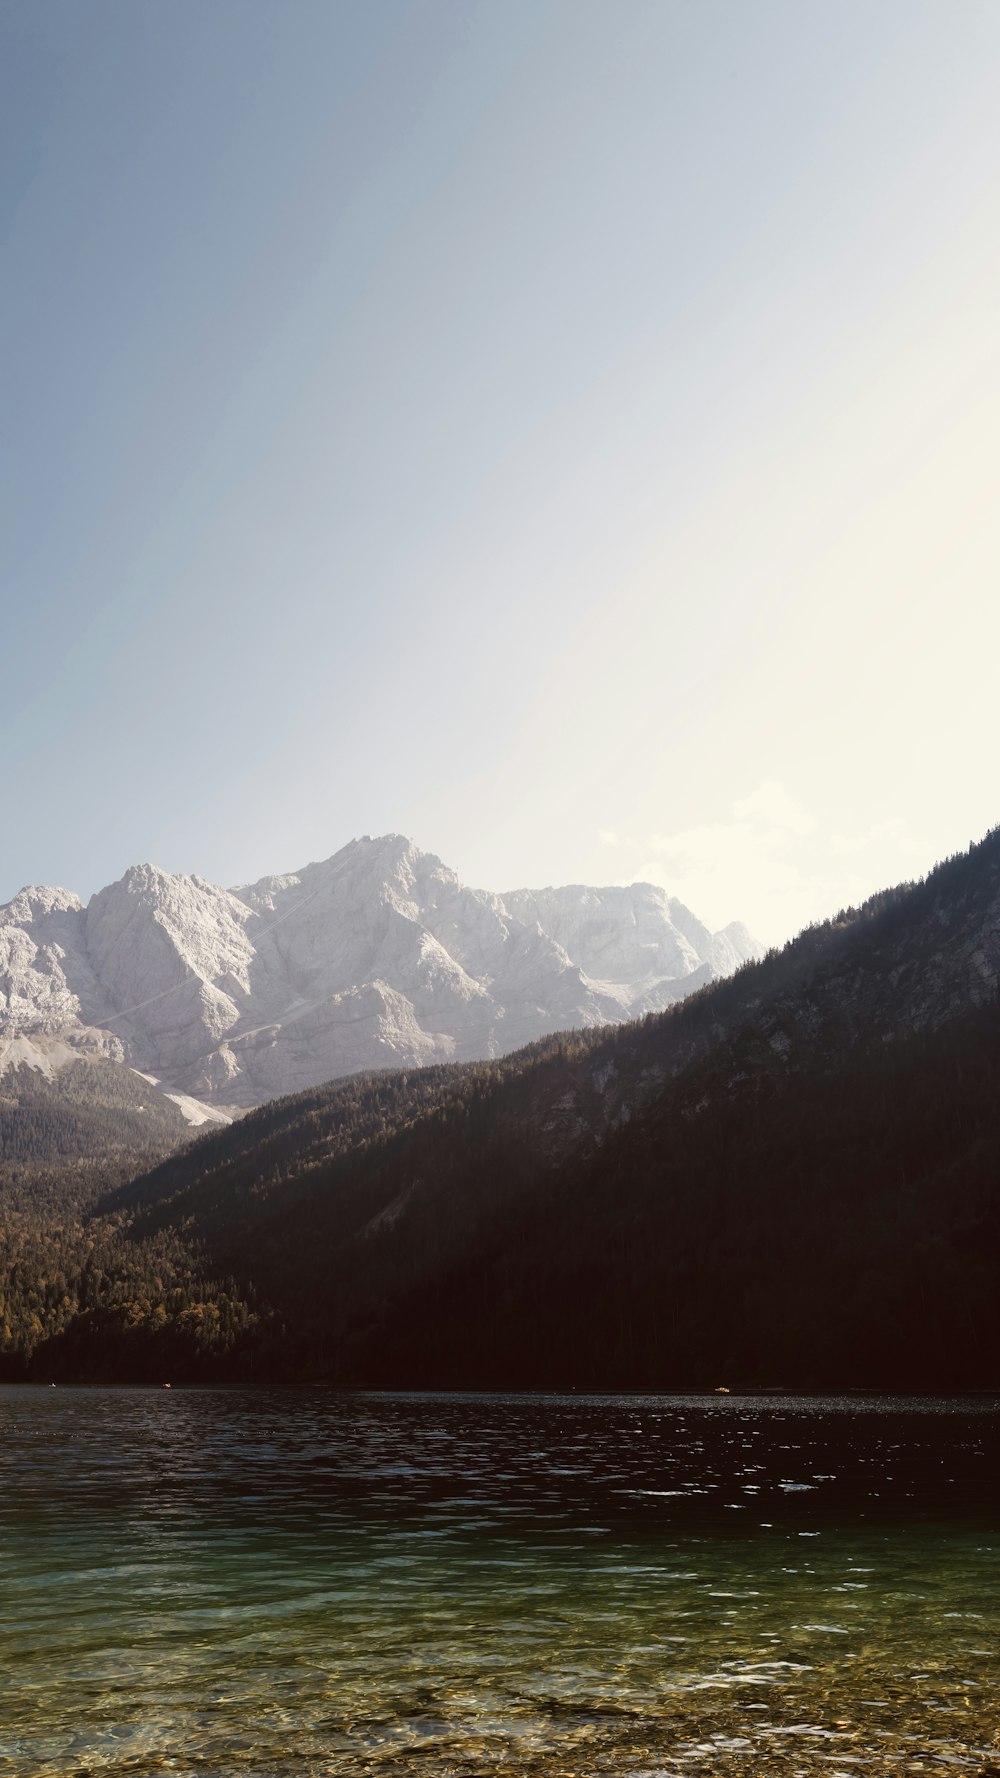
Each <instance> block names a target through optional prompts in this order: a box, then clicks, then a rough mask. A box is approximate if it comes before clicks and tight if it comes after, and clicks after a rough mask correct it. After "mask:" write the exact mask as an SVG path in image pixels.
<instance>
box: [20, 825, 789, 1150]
mask: <svg viewBox="0 0 1000 1778" xmlns="http://www.w3.org/2000/svg"><path fill="white" fill-rule="evenodd" d="M759 954H760V947H759V946H758V945H757V944H756V943H755V941H754V940H753V939H752V938H751V937H750V934H749V933H748V932H747V931H746V928H745V927H743V926H741V925H739V924H734V925H732V926H728V927H726V928H725V930H724V931H723V932H720V933H714V934H713V933H711V932H709V931H708V929H707V928H706V927H705V926H703V925H702V924H701V922H700V921H699V920H697V919H696V918H695V916H694V915H693V914H692V913H691V912H690V911H689V910H688V909H687V908H685V907H684V906H683V905H682V904H681V903H680V902H678V901H676V900H675V899H674V898H672V897H670V896H668V895H667V894H666V892H665V891H664V890H662V889H659V888H656V887H654V886H653V885H651V884H648V883H637V884H633V885H631V887H629V888H608V889H590V888H585V887H579V888H575V887H574V888H562V889H542V890H527V889H523V890H517V891H515V892H514V893H512V894H509V895H504V896H498V895H492V894H488V893H484V892H482V891H480V890H476V889H469V888H467V887H466V886H465V885H464V884H463V883H462V882H460V881H459V878H458V877H457V876H456V875H455V872H454V871H451V870H449V869H448V868H447V867H446V866H445V865H443V864H442V863H441V861H440V859H438V858H435V857H433V856H432V855H431V854H429V853H425V852H421V851H419V850H418V848H417V847H416V846H414V845H413V844H412V842H411V841H409V840H406V839H403V838H402V837H400V836H399V835H389V836H387V837H384V838H381V839H369V838H365V839H360V840H354V841H352V842H351V843H350V845H347V846H345V847H344V848H343V849H342V850H341V851H340V852H337V853H336V854H335V855H334V856H333V857H332V858H329V859H327V860H326V861H325V863H322V864H310V865H307V866H306V868H305V869H304V870H301V871H296V872H294V873H291V874H289V875H285V876H275V877H264V878H262V879H261V881H260V882H259V883H253V884H250V885H244V886H242V887H239V888H236V889H221V888H219V887H217V886H216V885H215V884H213V883H208V882H206V881H205V880H204V878H202V877H198V876H191V877H187V876H171V875H170V874H169V873H168V872H166V871H161V870H158V869H157V868H156V867H155V866H154V865H149V864H143V865H136V866H134V867H133V868H132V869H131V870H129V871H126V873H125V875H124V876H123V877H122V878H121V880H120V881H119V882H117V883H112V884H110V885H109V886H108V887H107V888H106V889H101V890H100V891H99V892H98V893H97V894H96V895H94V896H93V897H92V898H91V900H90V901H89V903H87V905H86V906H84V904H83V903H82V902H81V901H80V900H79V898H78V897H77V896H75V895H72V894H71V893H69V892H68V891H66V890H62V889H42V888H29V889H23V890H22V891H21V893H20V894H19V895H17V896H16V897H15V898H14V900H13V901H12V902H10V903H8V904H7V906H6V907H0V1070H2V1069H3V1068H4V1067H5V1066H11V1065H15V1064H16V1063H18V1062H22V1061H23V1062H28V1063H30V1064H31V1065H33V1066H36V1067H42V1068H44V1069H45V1070H46V1071H47V1072H48V1071H51V1069H52V1068H53V1067H58V1066H59V1065H61V1063H62V1062H64V1061H66V1060H69V1059H70V1058H72V1057H74V1056H79V1055H98V1056H102V1057H105V1058H108V1059H111V1060H116V1061H119V1062H123V1063H125V1064H127V1065H128V1066H130V1067H132V1068H134V1069H135V1070H137V1071H139V1072H141V1073H143V1074H145V1075H146V1076H147V1077H148V1078H149V1079H150V1080H151V1082H152V1083H153V1084H156V1085H158V1086H160V1087H161V1088H162V1089H163V1090H165V1091H167V1092H169V1093H170V1094H171V1095H173V1096H176V1097H177V1098H178V1099H179V1100H184V1101H185V1109H186V1110H187V1111H188V1115H190V1116H191V1117H192V1119H194V1118H197V1117H200V1116H203V1115H204V1116H210V1115H212V1112H211V1110H210V1109H209V1108H212V1107H216V1108H226V1107H228V1108H240V1107H248V1106H252V1105H257V1104H260V1103H261V1102H262V1101H263V1100H265V1099H270V1098H274V1097H276V1096H277V1095H279V1094H283V1093H290V1092H295V1091H298V1090H299V1089H301V1088H304V1087H309V1086H314V1085H317V1084H318V1083H319V1082H321V1081H325V1080H329V1079H333V1078H334V1077H335V1076H337V1075H344V1074H352V1073H356V1072H358V1071H359V1070H362V1069H368V1068H384V1067H390V1066H397V1067H402V1066H412V1065H414V1064H419V1063H426V1062H437V1061H449V1060H469V1059H472V1058H476V1057H483V1056H495V1055H500V1054H502V1053H503V1052H505V1051H508V1050H512V1049H516V1048H518V1047H519V1046H520V1045H521V1044H524V1043H527V1042H530V1041H531V1040H532V1039H534V1038H536V1037H540V1036H542V1035H544V1034H545V1033H546V1032H549V1031H553V1030H557V1029H560V1028H566V1027H570V1026H582V1025H597V1024H603V1023H607V1022H617V1021H620V1020H622V1019H626V1018H631V1017H634V1016H636V1015H637V1014H639V1013H644V1012H647V1011H651V1010H656V1009H658V1008H661V1007H664V1006H667V1005H669V1004H670V1003H671V1002H672V1001H674V1000H678V999H681V998H682V997H683V996H684V995H685V994H688V993H690V992H691V991H692V989H694V988H696V987H700V986H701V985H702V984H703V983H705V982H707V981H709V980H710V979H711V978H712V977H713V976H716V975H723V974H727V973H729V972H730V971H731V970H732V969H734V968H735V967H736V966H737V965H738V964H739V963H740V962H742V961H743V960H744V959H746V958H750V957H756V956H758V955H759ZM199 1108H201V1109H199ZM215 1115H218V1112H216V1113H215Z"/></svg>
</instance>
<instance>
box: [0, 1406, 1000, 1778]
mask: <svg viewBox="0 0 1000 1778" xmlns="http://www.w3.org/2000/svg"><path fill="white" fill-rule="evenodd" d="M998 1426H1000V1419H998V1414H997V1403H995V1402H985V1401H971V1402H968V1401H967V1402H908V1403H888V1402H874V1401H871V1400H868V1399H859V1400H850V1401H843V1402H831V1401H815V1400H803V1401H796V1400H791V1399H788V1398H756V1399H741V1398H736V1397H732V1396H730V1397H724V1396H723V1397H717V1398H707V1399H702V1398H678V1397H655V1398H642V1399H638V1398H625V1399H620V1400H612V1399H607V1398H604V1399H598V1398H583V1397H575V1396H574V1397H572V1398H557V1397H528V1396H524V1397H514V1396H512V1397H501V1398H497V1397H475V1396H463V1397H459V1396H450V1397H449V1396H436V1397H435V1396H423V1397H412V1396H410V1397H393V1396H387V1395H369V1396H362V1395H339V1394H334V1393H331V1392H328V1391H323V1390H305V1391H301V1392H298V1391H284V1392H283V1391H259V1392H251V1391H246V1390H237V1389H229V1390H206V1391H193V1390H191V1391H187V1390H170V1391H168V1390H111V1389H80V1390H67V1389H59V1390H47V1389H38V1390H33V1389H2V1390H0V1687H2V1690H0V1774H8V1773H9V1774H17V1775H18V1778H21V1775H22V1774H23V1775H25V1778H27V1775H28V1774H31V1778H54V1775H55V1774H58V1775H59V1778H69V1775H70V1774H95V1775H96V1774H100V1775H101V1778H114V1775H117V1774H124V1773H133V1774H136V1773H138V1774H154V1773H166V1772H169V1773H173V1774H187V1773H190V1774H195V1773H198V1774H214V1775H216V1778H220V1775H223V1774H232V1775H233V1778H237V1775H239V1778H243V1775H245V1774H249V1773H256V1774H261V1775H263V1774H268V1775H273V1778H293V1775H294V1778H312V1775H313V1774H348V1773H365V1772H373V1773H386V1774H396V1773H398V1774H404V1773H405V1774H411V1773H412V1774H414V1775H415V1778H422V1775H426V1778H430V1775H431V1774H446V1773H447V1774H455V1775H456V1778H457V1775H458V1774H462V1775H471V1774H474V1773H491V1774H502V1773H510V1774H515V1773H516V1774H529V1773H530V1774H537V1775H538V1778H548V1775H551V1778H555V1775H556V1774H562V1775H568V1774H575V1775H577V1778H583V1775H584V1774H590V1773H603V1772H615V1773H630V1774H637V1773H643V1774H650V1773H661V1772H662V1773H669V1774H692V1775H705V1778H708V1775H709V1774H712V1775H718V1778H725V1775H728V1774H734V1775H735V1774H746V1775H749V1774H755V1775H756V1774H764V1773H768V1774H771V1773H773V1774H779V1775H785V1774H787V1775H788V1778H792V1775H794V1774H804V1775H808V1778H812V1775H813V1774H820V1773H822V1774H826V1775H827V1778H837V1775H838V1774H841V1775H846V1774H852V1775H857V1774H859V1773H862V1772H867V1773H880V1774H881V1773H886V1774H888V1773H893V1774H902V1773H906V1774H911V1773H929V1772H942V1773H943V1772H945V1771H946V1770H947V1771H951V1772H954V1771H955V1770H956V1768H957V1769H958V1770H963V1769H964V1770H968V1771H971V1772H973V1773H980V1772H982V1771H983V1770H984V1769H986V1768H988V1767H996V1768H997V1770H998V1772H1000V1713H998V1708H997V1698H998V1696H1000V1561H998V1555H1000V1439H998Z"/></svg>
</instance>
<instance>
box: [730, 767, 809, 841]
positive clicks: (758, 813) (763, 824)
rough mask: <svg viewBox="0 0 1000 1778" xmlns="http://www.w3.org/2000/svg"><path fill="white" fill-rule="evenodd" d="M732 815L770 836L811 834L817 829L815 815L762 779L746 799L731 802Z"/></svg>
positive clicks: (781, 788) (773, 782)
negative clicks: (768, 833) (769, 833)
mask: <svg viewBox="0 0 1000 1778" xmlns="http://www.w3.org/2000/svg"><path fill="white" fill-rule="evenodd" d="M733 814H734V815H735V817H736V819H737V821H750V822H753V823H754V824H755V825H756V826H757V827H758V828H759V829H761V830H762V831H768V832H771V833H772V834H774V833H775V832H778V833H781V832H784V833H799V834H803V833H814V832H815V830H816V825H817V824H816V817H815V815H810V813H809V811H808V809H804V808H803V807H802V804H801V803H799V802H796V800H795V798H794V797H793V796H789V794H788V791H787V790H786V789H785V787H784V785H783V784H779V783H778V782H777V781H776V779H774V778H766V779H765V780H764V782H763V783H762V784H758V786H757V788H756V790H752V791H751V792H750V795H749V796H744V797H741V798H740V799H739V800H738V801H737V802H735V803H734V804H733Z"/></svg>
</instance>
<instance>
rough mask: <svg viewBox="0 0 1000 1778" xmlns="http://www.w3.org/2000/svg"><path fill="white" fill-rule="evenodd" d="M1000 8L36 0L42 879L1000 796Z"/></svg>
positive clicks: (5, 272) (14, 509)
mask: <svg viewBox="0 0 1000 1778" xmlns="http://www.w3.org/2000/svg"><path fill="white" fill-rule="evenodd" d="M998 91H1000V5H998V4H997V0H935V3H933V4H925V3H922V0H898V3H897V0H857V3H855V0H787V3H785V0H656V3H655V4H651V5H650V4H645V3H644V0H601V3H600V4H589V3H588V0H568V3H566V4H562V3H552V0H531V3H530V4H521V3H520V0H490V3H489V4H485V5H477V4H466V3H463V0H428V3H426V4H418V5H411V4H406V3H402V0H379V4H376V5H373V4H371V3H370V0H357V3H353V0H340V3H339V4H338V3H336V0H319V3H316V4H314V3H313V0H283V3H281V4H278V3H275V0H266V3H264V0H191V3H189V0H124V3H122V4H118V3H116V0H69V3H68V4H65V5H64V4H58V3H54V0H27V3H26V4H20V3H19V0H4V4H3V6H2V8H0V182H2V183H0V190H2V216H3V238H2V263H0V304H2V317H0V320H2V325H0V340H2V352H3V415H4V420H3V447H4V463H3V474H2V485H0V502H2V513H0V572H2V594H0V597H2V624H0V744H2V761H3V766H2V773H3V776H2V785H3V816H2V823H0V900H3V899H6V898H7V897H8V896H9V895H11V894H13V893H14V892H15V891H16V890H17V889H18V888H19V887H20V886H21V884H22V883H24V882H32V881H34V882H50V883H61V884H65V885H66V886H67V887H71V888H75V889H77V890H78V891H79V892H80V893H81V894H84V895H86V894H89V893H90V892H91V891H92V890H93V889H95V888H96V887H98V886H99V885H100V884H102V883H104V882H106V881H109V880H111V879H112V878H114V877H116V876H118V875H120V874H121V872H122V871H123V870H124V869H125V868H126V866H127V865H128V864H130V863H133V862H136V861H137V860H139V859H144V858H151V859H153V860H154V861H155V862H157V863H159V864H161V865H163V866H164V867H165V868H168V869H171V870H193V871H198V872H200V873H201V874H203V875H205V876H208V877H210V878H212V879H213V880H216V881H221V882H236V881H241V880H245V879H248V878H252V877H256V876H259V875H261V874H262V873H264V872H265V871H271V870H278V869H291V868H293V867H295V866H298V865H301V864H304V863H306V862H307V861H308V860H310V859H314V858H322V857H326V856H327V855H328V854H329V853H331V852H333V851H335V850H336V849H337V848H338V847H339V846H341V845H342V844H344V843H345V842H346V841H347V840H348V839H350V838H352V837H353V836H354V835H356V834H359V833H381V832H385V831H389V830H400V831H403V832H406V833H409V834H411V835H412V836H413V837H414V838H415V839H416V840H417V841H418V843H419V844H421V845H422V846H424V847H425V848H427V849H428V850H431V851H435V852H437V853H439V854H440V855H441V856H442V857H443V858H444V859H445V860H446V861H447V862H448V863H450V864H452V865H454V866H455V868H456V869H458V870H459V871H460V873H461V874H462V876H463V877H464V878H465V879H466V880H467V881H470V882H473V883H476V884H479V885H482V886H485V887H490V888H494V889H499V890H502V889H505V888H512V887H514V886H517V885H521V884H527V883H530V884H536V885H540V884H543V883H548V882H570V881H589V882H613V881H628V880H631V879H633V878H636V877H646V878H651V879H653V880H656V881H660V882H663V883H665V884H666V885H668V886H669V887H670V888H671V889H672V890H673V891H674V892H675V893H678V894H680V895H681V896H682V897H683V898H684V899H685V900H688V901H689V902H690V903H691V905H692V906H693V907H694V908H695V910H696V911H697V912H698V913H699V914H700V915H701V916H702V917H703V918H706V919H708V920H709V921H710V922H711V923H713V924H716V925H718V924H721V923H722V922H723V921H725V920H728V919H730V918H733V917H742V918H744V919H746V920H747V922H748V923H749V924H750V925H751V926H752V927H753V928H754V929H755V930H756V931H757V932H758V933H759V934H760V935H761V936H762V937H764V938H765V939H769V940H773V939H781V938H784V937H786V936H788V935H789V934H790V933H791V932H792V931H794V930H796V929H797V928H798V927H799V926H801V925H802V924H803V923H805V922H806V921H807V920H809V919H811V918H814V917H821V916H823V915H825V914H827V913H830V912H833V911H835V910H836V908H837V907H838V906H840V905H842V904H843V903H844V902H846V901H849V900H856V899H858V898H860V897H861V896H863V895H864V894H866V893H867V892H869V891H870V890H872V889H874V888H878V887H880V886H882V885H884V884H886V883H888V882H891V881H894V880H897V879H899V878H901V877H906V876H911V875H914V874H918V873H920V872H922V871H923V870H925V869H926V868H927V867H928V866H929V865H930V864H931V863H933V861H934V860H935V859H936V858H938V857H941V856H943V855H945V854H946V853H948V852H951V851H953V850H955V849H956V848H957V847H959V846H962V845H965V844H966V843H967V842H968V841H969V839H970V838H972V837H974V836H979V835H980V834H981V833H982V832H983V831H984V830H985V829H986V828H988V827H989V826H991V825H993V824H995V823H996V822H997V821H998V820H1000V775H998V761H1000V747H998V745H997V742H998V731H1000V698H998V687H997V681H998V666H1000V618H998V592H1000V581H998V568H1000V498H998V492H997V480H998V468H1000V320H998V317H1000V103H998Z"/></svg>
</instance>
